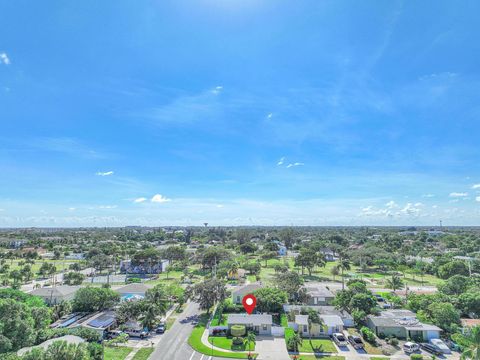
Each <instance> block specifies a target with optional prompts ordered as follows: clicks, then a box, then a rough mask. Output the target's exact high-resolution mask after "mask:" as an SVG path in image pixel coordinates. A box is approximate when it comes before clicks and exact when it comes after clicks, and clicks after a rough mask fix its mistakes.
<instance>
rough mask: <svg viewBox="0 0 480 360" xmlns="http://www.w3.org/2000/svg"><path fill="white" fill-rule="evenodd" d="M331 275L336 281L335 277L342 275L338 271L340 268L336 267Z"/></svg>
mask: <svg viewBox="0 0 480 360" xmlns="http://www.w3.org/2000/svg"><path fill="white" fill-rule="evenodd" d="M330 274H332V276H333V281H335V276H338V275H340V271H338V266H334V267H332V268H331V270H330Z"/></svg>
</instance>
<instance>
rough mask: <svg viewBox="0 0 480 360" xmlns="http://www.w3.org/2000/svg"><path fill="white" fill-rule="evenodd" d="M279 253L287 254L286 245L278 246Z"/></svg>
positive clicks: (281, 254)
mask: <svg viewBox="0 0 480 360" xmlns="http://www.w3.org/2000/svg"><path fill="white" fill-rule="evenodd" d="M278 255H280V256H286V255H287V247H286V246H285V245H279V246H278Z"/></svg>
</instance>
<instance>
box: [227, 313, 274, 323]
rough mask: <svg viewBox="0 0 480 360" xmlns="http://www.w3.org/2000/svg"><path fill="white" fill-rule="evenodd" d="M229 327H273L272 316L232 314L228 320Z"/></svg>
mask: <svg viewBox="0 0 480 360" xmlns="http://www.w3.org/2000/svg"><path fill="white" fill-rule="evenodd" d="M227 324H228V325H236V324H240V325H253V326H260V325H272V315H269V314H253V315H248V314H230V315H228V319H227Z"/></svg>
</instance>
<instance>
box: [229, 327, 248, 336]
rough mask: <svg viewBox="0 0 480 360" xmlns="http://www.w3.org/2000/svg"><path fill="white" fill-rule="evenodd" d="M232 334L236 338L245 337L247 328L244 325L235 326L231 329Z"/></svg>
mask: <svg viewBox="0 0 480 360" xmlns="http://www.w3.org/2000/svg"><path fill="white" fill-rule="evenodd" d="M230 333H231V334H232V336H234V337H239V336H243V335H245V326H243V325H233V326H232V327H231V328H230Z"/></svg>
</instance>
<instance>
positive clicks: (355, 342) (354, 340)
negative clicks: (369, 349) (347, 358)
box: [348, 335, 364, 349]
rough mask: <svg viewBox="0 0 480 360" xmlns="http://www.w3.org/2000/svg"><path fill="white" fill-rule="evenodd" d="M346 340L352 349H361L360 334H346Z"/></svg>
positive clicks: (362, 346)
mask: <svg viewBox="0 0 480 360" xmlns="http://www.w3.org/2000/svg"><path fill="white" fill-rule="evenodd" d="M348 342H349V343H350V344H352V346H353V348H354V349H363V348H364V345H363V341H362V339H361V338H360V336H355V335H349V336H348Z"/></svg>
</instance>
